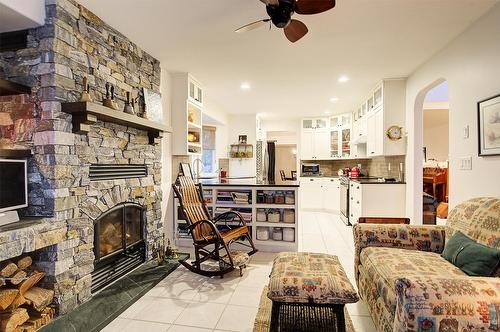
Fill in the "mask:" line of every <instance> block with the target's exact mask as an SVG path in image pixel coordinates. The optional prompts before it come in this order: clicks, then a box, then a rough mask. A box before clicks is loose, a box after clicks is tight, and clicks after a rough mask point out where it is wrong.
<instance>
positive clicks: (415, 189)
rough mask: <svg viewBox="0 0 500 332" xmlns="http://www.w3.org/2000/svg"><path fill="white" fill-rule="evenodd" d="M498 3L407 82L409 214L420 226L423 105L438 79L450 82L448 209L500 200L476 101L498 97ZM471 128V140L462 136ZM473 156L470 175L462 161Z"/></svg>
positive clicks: (496, 168) (497, 172) (499, 160)
mask: <svg viewBox="0 0 500 332" xmlns="http://www.w3.org/2000/svg"><path fill="white" fill-rule="evenodd" d="M499 35H500V4H497V5H495V6H494V7H493V8H492V9H491V10H490V11H489V12H488V13H486V14H485V15H484V16H483V17H482V18H480V19H479V20H478V21H477V22H475V23H474V24H473V25H472V26H471V27H469V28H468V29H467V30H466V31H464V32H463V33H462V34H461V35H460V36H458V37H457V38H456V39H455V40H454V41H452V42H451V43H450V44H449V45H448V46H446V47H445V48H444V49H443V50H442V51H441V52H439V53H438V54H436V55H435V56H434V57H433V58H431V59H430V60H429V61H428V62H426V63H425V64H423V65H422V66H421V67H420V68H418V69H417V70H416V71H415V72H414V73H413V74H412V75H411V76H410V77H409V79H408V81H407V91H406V96H407V103H406V112H407V114H406V121H407V123H406V126H407V128H408V133H409V134H408V147H409V148H408V154H407V162H406V167H407V172H406V174H408V175H410V176H407V179H406V180H407V189H408V190H407V200H406V201H407V202H408V205H407V214H408V216H409V217H410V218H412V222H413V223H421V222H422V216H421V214H422V184H421V183H422V182H421V181H422V105H423V99H424V97H425V93H426V92H427V91H422V89H426V88H427V90H428V89H430V88H431V87H432V86H434V85H435V84H436V83H437V82H436V81H437V80H440V82H442V81H443V80H447V81H448V83H449V98H450V113H449V119H450V133H449V142H450V188H449V189H450V206H451V207H453V206H455V205H457V204H458V203H460V202H462V201H464V200H466V199H469V198H472V197H476V196H496V197H500V180H499V179H500V156H495V157H478V148H477V146H478V143H477V119H476V117H477V102H478V101H480V100H483V99H486V98H488V97H491V96H494V95H497V94H499V93H500V43H499V42H498V36H499ZM465 126H469V130H470V138H469V139H464V138H463V137H462V132H463V128H464V127H465ZM462 157H472V170H469V171H464V170H459V158H462Z"/></svg>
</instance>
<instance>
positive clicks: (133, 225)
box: [125, 206, 142, 246]
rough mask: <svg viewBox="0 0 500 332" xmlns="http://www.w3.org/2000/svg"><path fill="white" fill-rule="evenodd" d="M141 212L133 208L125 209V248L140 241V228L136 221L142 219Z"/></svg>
mask: <svg viewBox="0 0 500 332" xmlns="http://www.w3.org/2000/svg"><path fill="white" fill-rule="evenodd" d="M141 214H142V210H141V209H138V208H137V207H135V206H127V207H125V241H126V244H127V246H130V245H132V244H134V243H137V242H139V241H140V240H142V236H141V232H142V226H141V223H140V222H137V221H138V220H141V219H142V215H141Z"/></svg>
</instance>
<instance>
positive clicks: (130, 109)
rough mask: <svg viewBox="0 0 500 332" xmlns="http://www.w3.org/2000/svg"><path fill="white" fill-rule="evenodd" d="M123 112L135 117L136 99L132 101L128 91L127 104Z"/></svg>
mask: <svg viewBox="0 0 500 332" xmlns="http://www.w3.org/2000/svg"><path fill="white" fill-rule="evenodd" d="M123 111H124V112H125V113H127V114H132V115H135V111H134V99H133V98H132V100H130V92H129V91H127V101H126V102H125V108H124V109H123Z"/></svg>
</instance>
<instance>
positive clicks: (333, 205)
mask: <svg viewBox="0 0 500 332" xmlns="http://www.w3.org/2000/svg"><path fill="white" fill-rule="evenodd" d="M299 192H300V204H301V205H300V207H301V209H304V210H311V211H329V212H335V213H338V212H339V211H340V181H339V179H338V178H320V177H317V178H314V177H311V178H308V177H301V178H300V187H299Z"/></svg>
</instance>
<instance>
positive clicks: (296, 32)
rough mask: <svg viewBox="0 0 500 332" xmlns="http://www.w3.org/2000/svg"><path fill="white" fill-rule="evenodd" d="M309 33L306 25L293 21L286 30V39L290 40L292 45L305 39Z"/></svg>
mask: <svg viewBox="0 0 500 332" xmlns="http://www.w3.org/2000/svg"><path fill="white" fill-rule="evenodd" d="M308 31H309V30H308V29H307V27H306V25H305V24H304V23H302V22H301V21H298V20H294V19H292V20H291V21H290V23H289V24H288V25H287V26H286V27H285V29H284V32H285V36H286V38H288V40H289V41H291V42H292V43H295V42H296V41H297V40H299V39H300V38H302V37H304V36H305V34H306V33H307V32H308Z"/></svg>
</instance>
